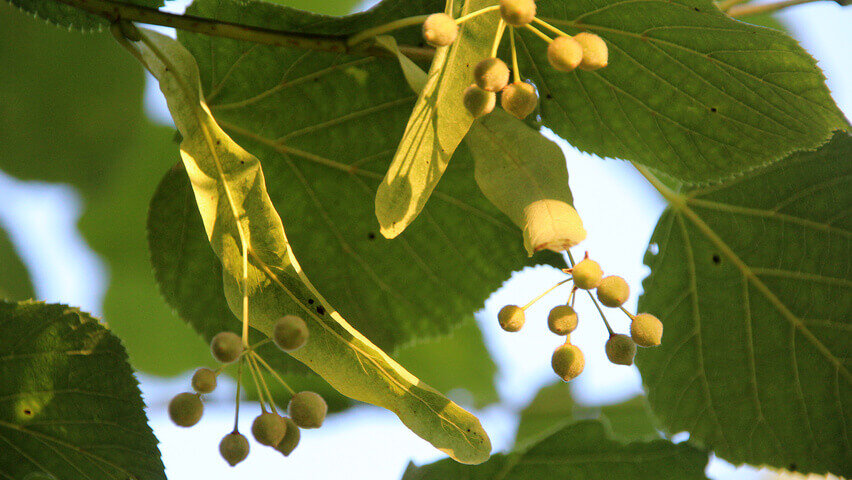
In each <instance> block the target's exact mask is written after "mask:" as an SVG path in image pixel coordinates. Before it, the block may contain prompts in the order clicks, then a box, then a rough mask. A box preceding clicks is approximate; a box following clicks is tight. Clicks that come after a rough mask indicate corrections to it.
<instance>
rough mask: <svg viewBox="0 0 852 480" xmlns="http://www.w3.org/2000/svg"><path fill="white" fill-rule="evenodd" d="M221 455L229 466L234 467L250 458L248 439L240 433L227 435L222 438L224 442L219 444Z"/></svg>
mask: <svg viewBox="0 0 852 480" xmlns="http://www.w3.org/2000/svg"><path fill="white" fill-rule="evenodd" d="M219 454H220V455H222V458H224V459H225V461H226V462H228V465H230V466H232V467H233V466H234V465H236V464H238V463H240V462H242V461H243V460H245V459H246V457H248V454H249V443H248V439H247V438H246V436H245V435H243V434H241V433H239V432H232V433H229V434H227V435H225V436H224V437H222V441H221V442H219Z"/></svg>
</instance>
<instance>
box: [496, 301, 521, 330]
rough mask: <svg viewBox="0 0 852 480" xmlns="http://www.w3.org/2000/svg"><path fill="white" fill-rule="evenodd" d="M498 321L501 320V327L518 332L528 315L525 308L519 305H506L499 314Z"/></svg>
mask: <svg viewBox="0 0 852 480" xmlns="http://www.w3.org/2000/svg"><path fill="white" fill-rule="evenodd" d="M497 321H498V322H500V328H502V329H503V330H505V331H507V332H517V331H518V330H520V329H521V328H522V327H523V326H524V322H525V321H526V315H524V309H523V308H521V307H519V306H517V305H506V306H505V307H503V308H501V309H500V313H498V314H497Z"/></svg>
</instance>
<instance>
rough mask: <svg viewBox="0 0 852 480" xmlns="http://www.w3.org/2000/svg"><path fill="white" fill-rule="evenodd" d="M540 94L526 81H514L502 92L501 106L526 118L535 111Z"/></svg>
mask: <svg viewBox="0 0 852 480" xmlns="http://www.w3.org/2000/svg"><path fill="white" fill-rule="evenodd" d="M536 105H538V94H537V93H536V91H535V87H533V86H532V85H530V84H529V83H526V82H514V83H512V84H511V85H509V86H507V87H506V88H504V89H503V92H502V93H501V94H500V106H502V107H503V110H506V111H507V112H509V113H511V114H512V115H514V116H515V117H516V118H518V119H524V118H526V117H527V116H528V115H529V114H531V113H532V112H534V111H535V107H536Z"/></svg>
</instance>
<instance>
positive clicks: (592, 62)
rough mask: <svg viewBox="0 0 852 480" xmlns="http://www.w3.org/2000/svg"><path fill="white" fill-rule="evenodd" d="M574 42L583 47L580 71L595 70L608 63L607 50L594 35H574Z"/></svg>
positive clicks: (604, 43)
mask: <svg viewBox="0 0 852 480" xmlns="http://www.w3.org/2000/svg"><path fill="white" fill-rule="evenodd" d="M574 40H576V41H577V43H579V44H580V46H582V47H583V60H582V61H581V62H580V65H579V66H580V69H581V70H597V69H599V68H603V67H605V66H607V63H609V50H608V49H607V47H606V42H604V40H603V39H602V38H601V37H599V36H597V35H595V34H594V33H588V32H582V33H578V34H577V35H574Z"/></svg>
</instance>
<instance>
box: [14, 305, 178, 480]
mask: <svg viewBox="0 0 852 480" xmlns="http://www.w3.org/2000/svg"><path fill="white" fill-rule="evenodd" d="M0 378H2V379H3V381H2V382H0V398H2V399H3V402H2V403H0V446H1V447H0V472H2V474H3V475H2V476H3V477H4V478H11V479H37V478H51V479H55V480H80V479H84V478H91V479H94V478H122V479H126V478H134V479H138V480H165V478H166V476H165V474H164V473H163V463H162V462H161V461H160V452H159V450H158V449H157V439H156V438H155V437H154V434H153V433H152V432H151V428H150V427H148V421H147V418H146V417H145V412H144V410H143V408H144V404H143V403H142V398H141V395H140V393H139V387H138V386H137V382H136V379H135V378H134V377H133V371H132V370H131V368H130V366H129V365H128V363H127V355H126V354H125V352H124V348H123V347H122V346H121V343H120V342H119V341H118V339H117V338H116V337H114V336H113V335H112V334H111V333H110V332H109V331H108V330H106V329H105V328H104V327H102V326H101V325H99V324H98V322H97V321H96V320H94V319H93V318H91V317H90V316H89V315H87V314H85V313H82V312H80V311H79V310H77V309H75V308H71V307H67V306H65V305H56V304H54V305H48V304H44V303H37V302H22V303H10V302H0Z"/></svg>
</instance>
